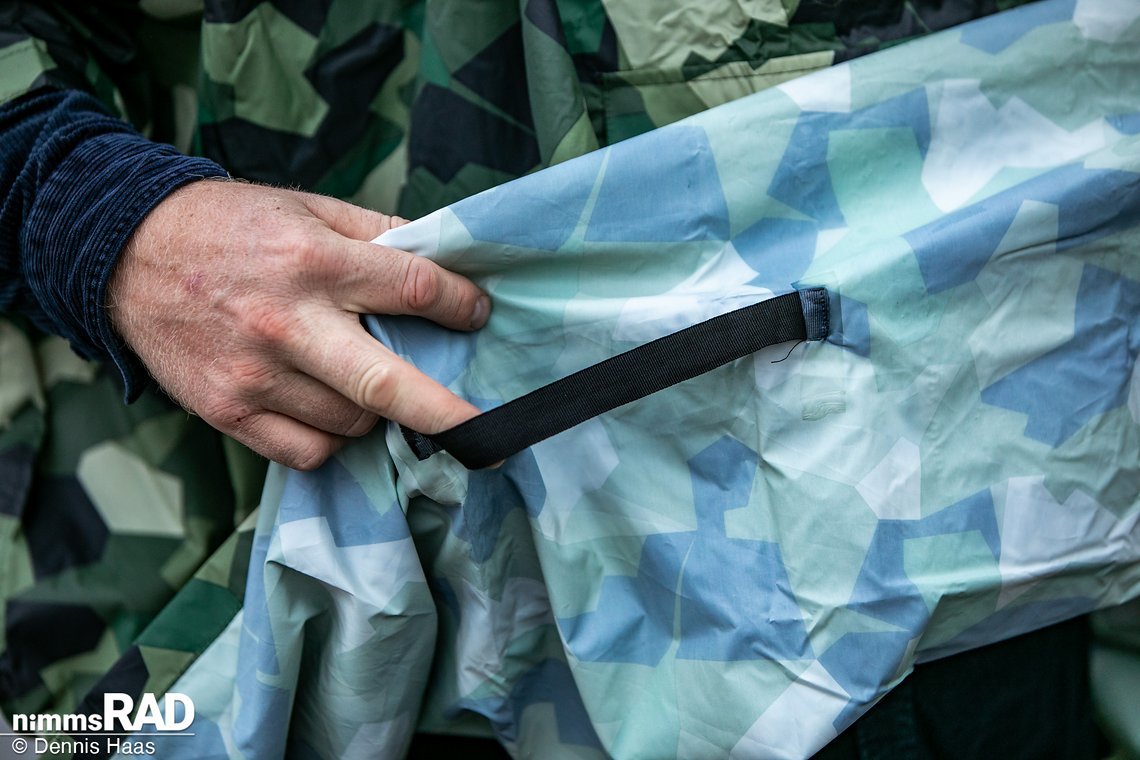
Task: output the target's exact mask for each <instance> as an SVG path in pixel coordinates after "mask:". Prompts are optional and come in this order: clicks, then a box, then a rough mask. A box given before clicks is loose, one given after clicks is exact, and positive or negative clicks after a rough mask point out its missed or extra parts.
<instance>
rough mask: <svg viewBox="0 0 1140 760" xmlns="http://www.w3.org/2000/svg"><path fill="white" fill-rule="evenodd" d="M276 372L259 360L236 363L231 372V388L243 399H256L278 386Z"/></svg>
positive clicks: (229, 381)
mask: <svg viewBox="0 0 1140 760" xmlns="http://www.w3.org/2000/svg"><path fill="white" fill-rule="evenodd" d="M275 378H276V372H275V371H274V369H273V367H272V366H271V365H269V364H268V363H266V362H262V361H257V360H246V361H236V362H234V364H233V366H232V367H231V369H230V372H229V380H228V383H229V386H230V387H231V388H232V389H233V390H234V391H235V392H236V393H237V395H238V396H241V397H256V396H260V395H263V394H265V393H267V392H268V391H269V390H270V389H272V388H273V387H274V385H276V383H275Z"/></svg>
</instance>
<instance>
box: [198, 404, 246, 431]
mask: <svg viewBox="0 0 1140 760" xmlns="http://www.w3.org/2000/svg"><path fill="white" fill-rule="evenodd" d="M199 414H201V415H202V419H204V420H206V422H208V423H210V424H211V425H213V426H214V427H216V428H218V429H219V430H221V431H222V432H223V433H229V434H231V435H235V437H237V435H239V434H241V433H242V432H243V431H245V430H246V429H247V428H248V427H249V421H250V418H251V417H252V416H253V414H254V409H253V407H252V406H250V405H249V404H247V403H245V402H243V401H241V400H240V399H237V398H234V397H232V396H221V395H213V396H211V397H209V398H207V399H206V400H205V401H204V402H203V403H202V405H201V408H200V409H199Z"/></svg>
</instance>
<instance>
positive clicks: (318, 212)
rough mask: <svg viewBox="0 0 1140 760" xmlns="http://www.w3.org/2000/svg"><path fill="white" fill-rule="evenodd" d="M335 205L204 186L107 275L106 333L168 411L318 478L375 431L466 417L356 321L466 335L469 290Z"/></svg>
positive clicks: (255, 189)
mask: <svg viewBox="0 0 1140 760" xmlns="http://www.w3.org/2000/svg"><path fill="white" fill-rule="evenodd" d="M403 223H404V220H403V219H400V218H399V217H391V216H385V215H383V214H378V213H376V212H373V211H368V210H366V209H362V208H359V207H357V206H353V205H350V204H348V203H344V202H341V201H338V200H335V199H333V198H328V197H324V196H320V195H311V194H308V193H300V192H295V191H292V190H282V189H278V188H273V187H265V186H261V185H253V184H246V183H241V182H233V181H218V180H201V181H197V182H193V183H191V184H189V185H186V186H185V187H183V188H181V189H179V190H177V191H175V192H174V193H172V194H171V195H170V196H168V197H167V198H166V199H165V200H163V201H162V202H161V203H160V204H159V205H158V206H157V207H156V208H155V209H154V210H153V211H152V212H151V213H150V214H148V215H147V217H146V218H145V219H144V220H143V223H142V224H141V225H140V226H139V228H138V229H137V230H136V231H135V233H134V235H133V236H132V238H131V240H130V242H129V243H128V245H127V248H126V250H124V252H123V255H122V257H121V258H120V260H119V262H118V263H117V264H116V267H115V270H114V273H113V275H112V279H111V284H110V289H109V298H108V301H109V303H110V306H111V318H112V323H113V325H114V327H115V329H116V330H117V331H118V332H119V334H120V335H121V336H122V337H123V338H124V339H125V340H126V342H127V344H128V345H129V346H130V347H131V348H132V349H133V350H134V352H135V353H136V354H137V355H138V356H139V358H141V359H142V361H143V363H144V364H145V365H146V367H147V369H148V370H150V373H151V375H152V376H153V377H154V378H155V380H157V381H158V383H159V384H160V385H161V386H162V387H163V388H164V389H165V390H166V392H167V393H169V394H170V395H171V397H173V398H174V399H175V400H176V401H178V402H179V403H180V404H182V405H183V406H184V407H185V408H187V409H188V410H190V411H192V412H194V413H195V414H198V415H201V417H202V418H203V419H204V420H206V422H208V423H210V424H211V425H213V426H214V427H216V428H217V429H219V430H221V431H222V432H223V433H226V434H228V435H230V436H232V437H234V438H236V439H237V440H239V441H241V442H242V443H244V444H246V445H247V446H249V447H250V448H252V449H254V450H255V451H257V452H259V453H261V454H263V455H264V456H267V457H269V458H270V459H273V460H275V461H278V462H281V463H282V464H285V465H288V466H290V467H294V468H297V469H302V470H304V469H312V468H314V467H317V466H319V465H320V464H321V463H322V462H324V460H325V459H326V458H328V456H329V455H331V454H332V453H333V452H334V451H336V449H337V448H339V446H340V445H341V444H342V443H343V440H344V437H345V436H349V437H351V436H359V435H363V434H364V433H366V432H368V431H369V430H370V429H371V428H372V427H373V426H374V425H375V424H376V421H377V419H378V418H379V417H385V418H388V419H391V420H394V421H396V422H398V423H400V424H403V425H406V426H408V427H410V428H412V429H414V430H418V431H420V432H423V433H437V432H439V431H441V430H445V429H447V428H449V427H452V426H454V425H457V424H459V423H460V422H463V421H464V420H466V419H468V418H470V417H473V416H474V415H476V414H477V413H478V409H476V408H475V407H474V406H472V405H471V404H469V403H467V402H466V401H464V400H462V399H460V398H458V397H457V396H455V395H453V394H452V393H451V392H450V391H448V390H447V389H446V388H444V387H443V386H441V385H439V384H438V383H437V382H435V381H434V380H432V379H431V378H429V377H428V376H427V375H424V374H423V373H422V372H420V371H419V370H417V369H416V368H415V367H413V366H412V365H410V364H408V363H407V362H405V361H403V360H402V359H400V358H399V357H397V356H396V355H395V354H393V353H392V352H391V351H389V350H388V349H387V348H385V347H384V346H383V345H382V344H380V343H379V342H377V341H376V340H375V339H374V338H372V337H371V336H370V335H368V333H367V332H366V331H365V330H364V328H363V327H362V326H361V324H360V321H359V315H360V314H363V313H377V314H414V315H418V316H422V317H426V318H428V319H431V320H433V321H435V322H438V323H439V324H441V325H445V326H447V327H451V328H454V329H459V330H472V329H477V328H479V327H481V326H482V325H483V323H484V322H485V321H486V319H487V315H488V313H489V312H490V300H489V299H488V297H487V296H486V295H485V294H484V293H483V292H482V291H480V290H479V289H478V288H477V287H476V286H475V285H474V284H472V283H471V282H470V281H469V280H467V279H465V278H463V277H461V276H459V275H457V274H454V273H452V272H448V271H446V270H444V269H443V268H441V267H439V266H438V265H436V264H435V263H433V262H431V261H429V260H427V259H424V258H421V257H418V256H413V255H412V254H409V253H405V252H403V251H398V250H395V249H392V248H386V247H383V246H377V245H375V244H373V243H370V242H367V241H369V240H371V239H372V238H374V237H376V236H377V235H379V234H380V233H382V232H384V231H386V230H387V229H389V228H390V227H395V226H399V225H400V224H403Z"/></svg>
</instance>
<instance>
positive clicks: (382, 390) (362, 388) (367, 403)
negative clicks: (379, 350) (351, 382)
mask: <svg viewBox="0 0 1140 760" xmlns="http://www.w3.org/2000/svg"><path fill="white" fill-rule="evenodd" d="M396 385H397V380H396V373H395V372H394V371H393V369H392V367H391V365H389V364H387V363H382V362H375V363H373V364H371V365H369V366H368V367H367V368H366V369H365V370H364V371H363V372H361V374H360V378H359V379H358V380H357V382H356V387H355V389H354V395H353V398H354V399H355V400H356V403H357V404H359V405H360V406H362V407H365V408H366V409H373V410H375V411H377V412H379V413H381V414H384V413H385V412H386V411H387V410H389V409H390V408H391V407H392V404H393V402H394V401H395V400H396Z"/></svg>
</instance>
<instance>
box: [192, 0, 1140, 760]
mask: <svg viewBox="0 0 1140 760" xmlns="http://www.w3.org/2000/svg"><path fill="white" fill-rule="evenodd" d="M1138 17H1140V10H1137V9H1133V8H1130V7H1126V6H1123V5H1121V4H1118V3H1111V2H1081V3H1078V4H1073V3H1065V2H1046V3H1041V4H1038V5H1034V6H1029V7H1027V8H1024V9H1020V10H1016V11H1013V12H1010V13H1006V14H1002V15H1000V16H996V17H993V18H990V19H987V20H983V21H980V22H977V23H974V24H971V25H967V26H965V27H963V28H961V29H958V30H953V31H951V32H948V33H943V34H939V35H935V36H932V37H929V38H926V39H924V40H922V41H919V42H915V43H912V44H909V45H905V46H900V47H898V48H895V49H892V50H889V51H885V52H882V53H879V54H877V55H875V56H870V57H867V58H863V59H859V60H857V61H854V62H852V63H850V64H847V65H843V66H839V67H835V68H833V69H829V70H827V71H825V72H822V73H819V74H815V75H812V76H809V77H806V78H803V79H799V80H796V81H793V82H789V83H786V84H784V85H781V86H780V87H778V88H776V89H775V90H772V91H770V92H766V93H761V94H759V95H756V96H752V97H749V98H745V99H743V100H740V101H737V102H735V103H732V104H729V105H727V106H723V107H721V108H718V109H715V110H712V111H709V112H707V113H705V114H702V115H699V116H697V117H694V118H692V119H689V120H686V121H683V122H681V123H679V124H676V125H673V126H671V127H667V128H664V129H660V130H657V131H654V132H651V133H649V134H646V135H644V136H642V137H640V138H636V139H633V140H629V141H627V142H623V143H620V144H618V145H615V146H612V147H610V148H608V149H606V150H604V151H601V152H598V153H593V154H589V155H587V156H585V157H583V158H580V159H577V160H574V161H570V162H567V163H564V164H561V165H559V166H557V167H554V168H552V169H548V170H546V171H543V172H539V173H537V174H534V175H532V176H529V177H527V178H524V179H522V180H519V181H516V182H513V183H510V184H508V185H505V186H503V187H501V188H498V189H495V190H491V191H488V192H486V193H483V194H480V195H478V196H474V197H472V198H470V199H468V200H465V201H462V202H460V203H457V204H455V205H453V206H451V207H448V208H446V209H443V210H441V211H439V212H437V213H434V214H432V215H430V216H428V217H426V218H424V219H421V220H419V221H417V222H415V223H413V224H410V225H407V226H405V227H401V228H398V229H396V230H393V231H392V232H390V233H388V234H387V235H385V236H384V237H383V238H382V241H383V242H384V243H386V244H389V245H394V246H398V247H401V248H405V249H408V250H412V251H416V252H418V253H420V254H422V255H425V256H429V257H431V258H433V259H435V260H436V261H439V262H440V263H441V264H444V265H445V266H447V267H449V268H452V269H455V270H456V271H459V272H462V273H464V274H467V275H468V276H471V277H473V278H475V279H476V280H477V281H478V282H479V283H480V284H481V285H482V286H483V287H485V288H487V289H488V291H489V292H490V293H491V294H492V296H493V298H494V300H495V305H496V306H495V312H494V315H493V317H492V319H491V321H490V322H489V323H488V325H487V326H486V327H485V328H484V329H483V330H481V331H480V332H478V333H476V334H459V333H451V332H448V331H445V330H442V329H439V328H436V327H433V326H431V325H428V324H425V323H423V322H421V321H419V320H415V319H412V318H369V319H368V320H367V324H368V326H369V329H370V330H371V331H372V332H373V333H374V334H375V335H376V336H377V338H378V339H380V340H383V341H384V342H385V343H386V344H388V345H389V346H390V347H392V348H393V349H394V350H395V351H397V352H398V353H400V354H402V355H404V356H406V357H408V358H409V359H411V360H412V361H414V362H415V363H416V364H417V365H418V366H420V367H421V368H423V369H424V370H425V371H427V372H428V373H429V374H431V375H433V376H434V377H436V378H437V379H439V380H440V381H441V382H443V383H445V384H447V385H449V386H450V387H451V388H452V389H454V390H455V391H456V392H458V393H460V394H461V395H463V396H465V397H466V398H468V399H470V400H472V401H473V402H474V403H475V404H476V405H479V406H480V407H482V408H484V409H488V408H492V407H494V406H497V405H499V404H501V403H503V402H504V401H506V400H509V399H511V398H515V397H517V396H519V395H521V394H523V393H525V392H527V391H529V390H532V389H533V388H536V387H539V386H541V385H543V384H546V383H548V382H551V381H552V380H553V379H555V378H558V377H562V376H564V375H566V374H567V373H569V372H573V371H576V370H578V369H581V368H582V367H585V366H589V365H591V364H594V363H596V362H598V361H600V360H602V359H605V358H607V357H609V356H612V355H615V354H617V353H620V352H621V351H623V350H626V349H628V348H630V347H631V346H634V345H639V344H641V343H644V342H646V341H648V340H652V339H654V338H657V337H660V336H662V335H666V334H669V333H671V332H674V331H676V330H678V329H681V328H683V327H685V326H687V325H690V324H694V323H696V322H699V321H701V320H704V319H708V318H709V317H712V316H715V315H716V314H720V313H725V312H727V311H730V310H732V309H733V308H736V307H738V306H741V305H743V304H744V303H748V302H754V301H756V300H759V299H762V298H765V297H771V295H773V294H775V293H778V292H784V291H787V290H788V289H790V288H798V287H810V286H820V287H826V288H827V290H828V292H829V293H830V294H831V296H830V297H831V302H830V307H831V314H832V331H831V334H830V336H829V338H828V340H827V341H825V342H820V343H809V344H805V345H803V346H800V347H798V348H796V349H795V350H794V351H793V352H792V353H791V355H790V356H788V357H787V358H786V359H784V357H783V353H782V352H779V351H777V350H776V349H767V350H765V351H761V352H760V353H758V354H756V355H755V356H753V357H750V358H747V359H744V360H740V361H738V362H736V363H733V364H731V365H727V366H725V367H722V368H720V369H719V370H716V371H714V372H711V373H708V374H707V375H703V376H701V377H699V378H696V379H694V380H691V381H688V382H686V383H683V384H681V385H678V386H675V387H673V388H671V389H669V390H667V391H664V392H662V393H660V394H657V395H655V396H651V397H648V398H646V399H643V400H641V401H639V402H637V403H635V404H631V405H629V406H628V407H624V408H621V409H618V410H615V411H614V412H611V413H608V414H606V415H602V416H600V417H598V418H596V419H594V420H591V421H589V422H587V423H584V424H582V425H580V426H578V427H575V428H573V429H571V430H569V431H567V432H565V433H562V434H560V435H558V436H555V437H553V438H550V439H548V440H546V441H544V442H542V443H539V444H536V445H535V446H533V447H531V448H530V449H528V450H526V451H524V452H522V453H520V454H518V455H516V456H514V457H512V458H510V459H509V460H508V461H507V462H505V463H504V464H503V465H502V466H501V467H499V468H497V469H494V470H487V471H479V472H469V471H467V470H466V469H465V468H463V467H462V466H461V465H459V464H458V463H457V462H455V461H454V460H448V458H447V457H446V455H437V456H434V457H432V458H430V459H428V460H426V461H422V462H421V461H419V460H418V459H417V458H416V457H415V456H414V455H413V454H412V452H411V451H410V450H408V448H407V446H406V444H405V442H404V440H403V438H402V436H401V435H400V434H399V431H398V430H397V429H395V428H393V429H389V430H388V431H386V432H385V431H377V432H376V433H374V434H373V435H371V436H370V437H367V438H365V439H363V440H361V441H358V442H354V443H353V444H352V445H350V446H348V447H346V448H345V449H344V451H342V452H341V453H340V454H339V455H338V456H337V457H336V458H335V459H334V460H332V461H330V462H329V463H328V464H327V465H326V466H325V467H323V468H322V469H321V470H319V471H317V472H315V473H309V474H302V473H297V472H289V471H286V470H284V469H281V468H275V469H273V470H272V472H271V473H270V477H269V481H268V483H267V488H266V492H265V494H264V496H263V500H262V508H261V512H260V516H259V524H258V528H257V533H256V538H255V540H254V550H253V559H252V566H253V568H254V570H253V572H251V575H250V580H249V585H248V587H247V592H246V604H245V607H244V609H243V611H242V613H241V615H240V619H239V620H237V621H236V622H235V624H234V625H233V626H231V628H230V629H228V630H227V632H226V634H224V635H223V636H222V637H220V638H219V639H218V640H217V642H216V643H215V644H214V646H213V647H211V649H210V650H208V651H207V652H205V653H204V654H203V655H202V656H201V657H200V658H199V659H198V661H197V662H196V663H195V664H194V665H192V666H191V667H190V668H189V670H188V671H187V673H186V675H185V676H184V677H183V679H181V680H180V681H179V682H178V683H177V684H176V685H175V690H177V691H181V692H185V693H190V694H193V695H199V696H201V697H202V702H201V704H203V705H206V706H205V707H203V708H202V709H201V710H200V714H199V718H198V721H197V722H196V728H197V730H199V731H200V732H201V733H200V736H201V737H202V738H201V739H200V742H201V744H200V748H202V750H203V752H205V751H207V750H208V751H211V752H216V753H218V754H231V755H241V756H247V757H270V756H275V753H278V754H279V753H280V752H281V751H284V750H285V749H286V748H289V749H293V750H297V751H300V750H302V749H303V750H305V751H311V752H313V753H316V754H318V755H322V756H329V757H332V756H338V757H354V756H360V757H364V756H375V755H376V754H377V753H379V754H382V755H386V754H389V753H390V754H393V755H395V754H398V753H399V752H401V751H402V748H403V747H405V746H406V742H407V741H408V737H409V735H410V731H411V730H412V728H413V726H414V725H415V724H416V722H417V720H419V722H420V725H421V726H423V727H426V728H428V729H432V728H438V727H441V726H446V725H449V721H452V723H451V725H455V724H454V722H453V721H456V720H460V721H462V716H463V715H465V714H467V713H475V714H478V715H481V716H484V718H485V719H486V720H488V721H489V722H490V725H491V726H492V727H493V729H494V730H495V732H496V734H497V735H498V736H499V738H500V739H501V740H502V741H503V742H504V744H505V745H506V746H507V747H508V748H509V749H511V750H512V751H514V752H515V753H516V754H519V755H525V756H554V755H556V754H558V753H567V754H570V753H573V754H574V756H578V757H602V756H612V757H618V758H636V757H646V758H657V757H686V758H723V757H725V756H732V757H741V758H750V757H802V756H806V755H809V754H811V753H812V752H813V751H815V750H816V749H818V748H820V747H822V746H823V745H824V744H825V743H826V742H827V741H828V740H829V739H830V738H832V737H834V736H835V735H836V734H837V733H838V732H839V731H840V730H842V729H843V728H844V727H845V726H848V725H850V724H851V723H852V722H853V721H854V720H855V719H856V718H857V717H858V716H859V715H860V714H861V713H862V712H863V711H864V710H865V709H866V708H867V706H868V705H869V704H871V703H872V702H873V701H874V700H875V699H876V698H877V697H878V696H880V695H881V694H883V693H884V692H885V691H887V690H889V689H890V688H891V687H892V686H893V685H895V684H897V683H898V682H899V681H900V679H902V678H904V677H905V675H906V674H907V672H908V671H909V669H910V668H911V667H912V666H913V664H914V663H915V662H916V661H923V660H929V659H935V658H939V657H942V656H945V655H949V654H952V653H955V652H959V651H962V650H965V649H969V648H971V647H975V646H979V645H981V644H984V643H988V642H993V641H998V640H1001V639H1004V638H1007V637H1010V636H1013V635H1015V634H1018V633H1021V632H1024V631H1028V630H1033V629H1035V628H1039V627H1042V626H1045V625H1048V624H1050V623H1053V622H1056V621H1060V620H1064V619H1067V618H1070V617H1073V616H1076V615H1080V614H1084V613H1086V612H1089V611H1091V610H1094V609H1097V608H1099V607H1103V606H1107V605H1112V604H1117V603H1120V602H1122V601H1126V600H1127V599H1129V598H1131V597H1132V596H1135V595H1136V594H1137V593H1138V591H1140V538H1138V536H1140V531H1138V526H1137V522H1138V521H1140V503H1138V501H1137V493H1140V487H1138V484H1140V395H1138V394H1140V390H1138V385H1137V372H1136V358H1137V355H1138V354H1140V343H1138V342H1137V341H1138V339H1137V335H1138V333H1137V331H1136V330H1135V328H1134V326H1135V325H1136V324H1137V320H1138V318H1140V264H1138V261H1140V260H1138V259H1137V257H1136V254H1135V252H1136V251H1137V250H1140V248H1138V243H1140V174H1138V172H1140V137H1138V135H1140V128H1138V127H1137V125H1138V124H1140V116H1138V114H1137V112H1138V104H1140V82H1138V81H1137V80H1136V78H1135V77H1134V76H1132V62H1134V60H1135V55H1136V51H1137V48H1138V45H1140V24H1138V23H1137V19H1138ZM1042 51H1048V53H1047V54H1043V53H1042ZM1058 59H1061V60H1065V61H1070V62H1071V65H1065V66H1058V65H1056V61H1057V60H1058ZM1058 93H1065V94H1066V97H1064V98H1061V97H1059V96H1058ZM536 220H541V223H536ZM780 359H784V360H783V361H778V360H780ZM227 689H231V691H230V692H229V693H227ZM417 716H418V718H417ZM285 725H289V726H290V728H289V732H288V733H286V732H285V730H284V726H285ZM270 726H280V727H282V728H281V730H280V731H279V732H276V733H275V732H273V731H271V730H270V731H267V729H266V727H270ZM170 746H171V747H172V748H173V747H174V744H173V743H171V744H170Z"/></svg>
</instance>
